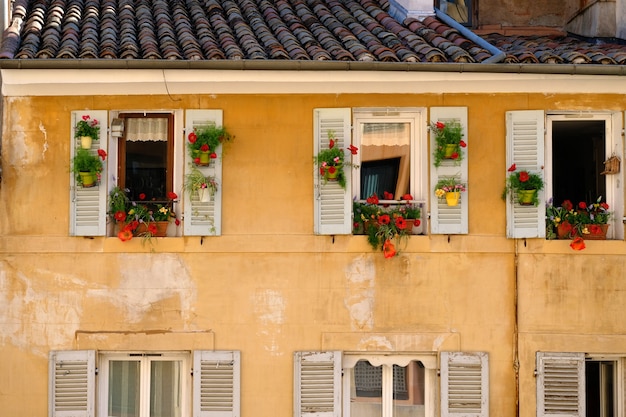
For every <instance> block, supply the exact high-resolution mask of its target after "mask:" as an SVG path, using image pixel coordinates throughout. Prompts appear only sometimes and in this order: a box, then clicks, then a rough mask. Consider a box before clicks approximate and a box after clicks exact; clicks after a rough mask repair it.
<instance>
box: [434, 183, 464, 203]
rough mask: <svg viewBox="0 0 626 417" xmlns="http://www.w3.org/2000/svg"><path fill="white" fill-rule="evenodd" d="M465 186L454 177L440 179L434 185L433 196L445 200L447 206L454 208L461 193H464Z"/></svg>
mask: <svg viewBox="0 0 626 417" xmlns="http://www.w3.org/2000/svg"><path fill="white" fill-rule="evenodd" d="M466 190H467V187H466V186H465V184H463V183H462V182H460V181H459V180H458V178H456V177H445V178H441V179H440V180H439V181H438V182H437V185H435V195H436V196H437V198H445V199H446V204H448V206H451V207H452V206H456V205H457V204H459V199H460V198H461V193H462V192H464V191H466Z"/></svg>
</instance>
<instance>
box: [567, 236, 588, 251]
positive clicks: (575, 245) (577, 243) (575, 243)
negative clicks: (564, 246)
mask: <svg viewBox="0 0 626 417" xmlns="http://www.w3.org/2000/svg"><path fill="white" fill-rule="evenodd" d="M569 246H570V247H571V248H572V249H574V250H583V249H585V240H584V239H583V238H582V237H577V238H575V239H574V240H572V243H570V244H569Z"/></svg>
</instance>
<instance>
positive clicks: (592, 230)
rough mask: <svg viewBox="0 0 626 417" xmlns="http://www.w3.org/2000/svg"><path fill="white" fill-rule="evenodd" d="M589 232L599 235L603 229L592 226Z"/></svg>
mask: <svg viewBox="0 0 626 417" xmlns="http://www.w3.org/2000/svg"><path fill="white" fill-rule="evenodd" d="M589 232H590V233H591V234H592V235H599V234H601V233H602V228H601V227H600V226H598V225H597V224H592V225H591V226H589Z"/></svg>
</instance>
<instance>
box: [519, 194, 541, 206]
mask: <svg viewBox="0 0 626 417" xmlns="http://www.w3.org/2000/svg"><path fill="white" fill-rule="evenodd" d="M536 194H537V190H517V201H518V202H519V203H520V205H522V206H530V205H533V204H534V203H533V202H534V200H535V195H536Z"/></svg>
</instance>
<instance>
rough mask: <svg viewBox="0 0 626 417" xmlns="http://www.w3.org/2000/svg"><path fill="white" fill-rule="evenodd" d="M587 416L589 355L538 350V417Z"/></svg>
mask: <svg viewBox="0 0 626 417" xmlns="http://www.w3.org/2000/svg"><path fill="white" fill-rule="evenodd" d="M584 415H585V354H584V353H560V352H537V417H583V416H584Z"/></svg>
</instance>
